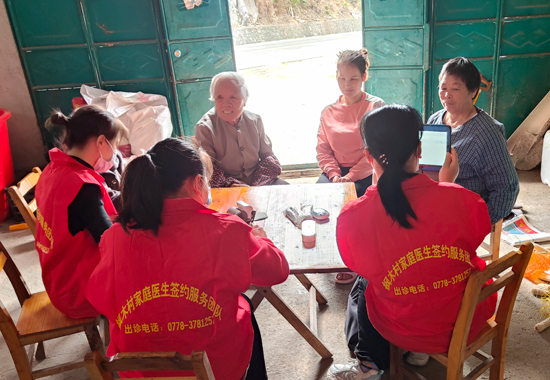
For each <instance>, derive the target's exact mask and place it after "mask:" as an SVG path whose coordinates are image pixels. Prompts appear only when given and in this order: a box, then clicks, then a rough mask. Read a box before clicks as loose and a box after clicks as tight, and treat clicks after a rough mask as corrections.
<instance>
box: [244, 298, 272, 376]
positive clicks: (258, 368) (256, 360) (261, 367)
mask: <svg viewBox="0 0 550 380" xmlns="http://www.w3.org/2000/svg"><path fill="white" fill-rule="evenodd" d="M241 295H242V296H243V297H244V299H245V300H246V301H247V302H248V304H249V305H250V310H253V309H254V307H253V306H252V302H251V301H250V298H248V297H247V296H246V295H244V294H241ZM250 316H251V318H252V328H253V329H254V343H253V344H252V356H251V357H250V364H249V365H248V371H247V372H246V380H267V369H266V367H265V357H264V347H263V344H262V336H261V334H260V328H259V327H258V323H257V322H256V318H255V317H254V313H253V312H252V313H250Z"/></svg>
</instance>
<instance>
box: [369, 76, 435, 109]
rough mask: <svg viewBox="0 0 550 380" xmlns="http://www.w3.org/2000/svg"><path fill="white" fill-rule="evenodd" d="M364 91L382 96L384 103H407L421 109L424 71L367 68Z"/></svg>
mask: <svg viewBox="0 0 550 380" xmlns="http://www.w3.org/2000/svg"><path fill="white" fill-rule="evenodd" d="M369 73H370V77H369V80H368V81H367V84H366V91H367V92H368V93H369V94H373V95H375V96H378V97H379V98H382V100H384V102H386V104H392V103H398V104H408V105H410V106H411V107H414V108H416V109H417V110H419V111H421V110H422V109H423V108H424V107H423V104H422V103H423V93H424V71H423V70H422V69H412V70H377V69H371V70H369Z"/></svg>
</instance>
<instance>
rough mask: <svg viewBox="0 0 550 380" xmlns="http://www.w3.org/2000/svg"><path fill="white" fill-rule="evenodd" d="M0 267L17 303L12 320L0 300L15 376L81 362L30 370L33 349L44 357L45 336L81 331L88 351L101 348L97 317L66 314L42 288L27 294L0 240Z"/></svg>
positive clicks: (26, 378) (0, 326)
mask: <svg viewBox="0 0 550 380" xmlns="http://www.w3.org/2000/svg"><path fill="white" fill-rule="evenodd" d="M2 270H4V271H5V272H6V274H7V275H8V278H9V280H10V282H11V284H12V286H13V289H14V290H15V294H16V295H17V298H18V300H19V303H20V304H21V313H20V315H19V318H18V320H17V324H16V323H14V322H13V319H12V318H11V315H10V314H9V312H8V310H7V308H6V307H5V306H4V305H3V304H2V302H0V309H1V310H0V331H1V332H2V335H3V336H4V339H5V341H6V344H7V346H8V348H9V350H10V353H11V356H12V359H13V362H14V364H15V368H16V369H17V374H18V375H19V379H21V380H32V379H37V378H40V377H44V376H50V375H53V374H56V373H60V372H65V371H69V370H72V369H76V368H80V367H84V366H85V363H84V361H82V360H79V361H74V362H69V363H65V364H62V365H57V366H54V367H49V368H44V369H40V370H37V371H33V370H32V359H33V356H34V352H35V349H36V359H37V360H42V359H45V357H46V354H45V351H44V344H43V342H44V341H46V340H50V339H55V338H59V337H62V336H66V335H71V334H76V333H78V332H85V333H86V336H87V338H88V343H89V344H90V348H91V349H92V351H102V350H103V344H102V343H101V338H100V336H99V331H98V329H97V325H98V322H99V317H97V318H83V319H73V318H69V317H67V316H66V315H64V314H63V313H61V312H60V311H59V310H57V309H56V308H55V306H53V305H52V303H51V302H50V298H49V297H48V295H47V294H46V292H40V293H34V294H31V293H30V292H29V289H28V288H27V285H26V284H25V281H24V280H23V278H22V276H21V273H20V272H19V269H17V266H16V265H15V263H14V262H13V260H12V258H11V257H10V255H9V254H8V251H7V250H6V248H5V247H4V246H3V245H2V243H1V242H0V272H1V271H2ZM5 293H6V292H5V291H1V292H0V294H5ZM36 344H38V348H36ZM27 346H28V347H27Z"/></svg>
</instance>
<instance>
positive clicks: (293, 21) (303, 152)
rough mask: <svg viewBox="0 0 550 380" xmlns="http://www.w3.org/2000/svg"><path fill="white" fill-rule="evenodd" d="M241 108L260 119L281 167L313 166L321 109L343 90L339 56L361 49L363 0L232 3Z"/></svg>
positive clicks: (241, 0)
mask: <svg viewBox="0 0 550 380" xmlns="http://www.w3.org/2000/svg"><path fill="white" fill-rule="evenodd" d="M229 5H230V9H231V23H232V32H233V40H234V43H235V59H236V63H237V71H238V72H239V73H241V74H242V75H243V76H244V77H245V79H246V82H247V84H248V88H249V91H250V96H249V99H248V102H247V104H246V109H248V110H249V111H251V112H254V113H257V114H259V115H260V116H261V117H262V119H263V122H264V126H265V129H266V133H267V134H268V136H269V137H270V138H271V141H272V143H273V150H274V152H275V154H276V156H277V157H278V158H279V160H280V162H281V164H282V165H283V166H284V167H287V168H288V167H317V165H316V163H317V160H316V151H315V147H316V144H317V130H318V127H319V117H320V115H321V111H322V110H323V108H324V107H326V106H327V105H329V104H331V103H334V102H335V101H336V100H337V99H338V96H339V95H340V91H339V89H338V85H337V82H336V77H335V74H336V60H337V55H338V53H339V52H340V51H342V50H346V49H353V50H359V49H360V48H361V47H362V37H361V9H360V7H361V1H360V0H349V1H340V2H339V1H334V0H229Z"/></svg>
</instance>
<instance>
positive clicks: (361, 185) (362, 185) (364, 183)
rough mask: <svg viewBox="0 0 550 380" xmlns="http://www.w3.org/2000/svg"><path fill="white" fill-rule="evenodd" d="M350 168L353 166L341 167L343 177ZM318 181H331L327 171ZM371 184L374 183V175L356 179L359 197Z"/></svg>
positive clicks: (356, 190)
mask: <svg viewBox="0 0 550 380" xmlns="http://www.w3.org/2000/svg"><path fill="white" fill-rule="evenodd" d="M350 169H351V168H343V167H340V170H341V171H342V177H343V176H345V175H346V174H348V173H349V170H350ZM317 183H330V179H329V178H328V176H327V175H326V174H325V173H323V174H321V176H320V177H319V179H318V180H317ZM370 185H372V175H370V176H368V177H366V178H363V179H360V180H359V181H355V192H356V193H357V198H359V197H362V196H363V195H364V194H365V191H367V189H368V188H369V186H370Z"/></svg>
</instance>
